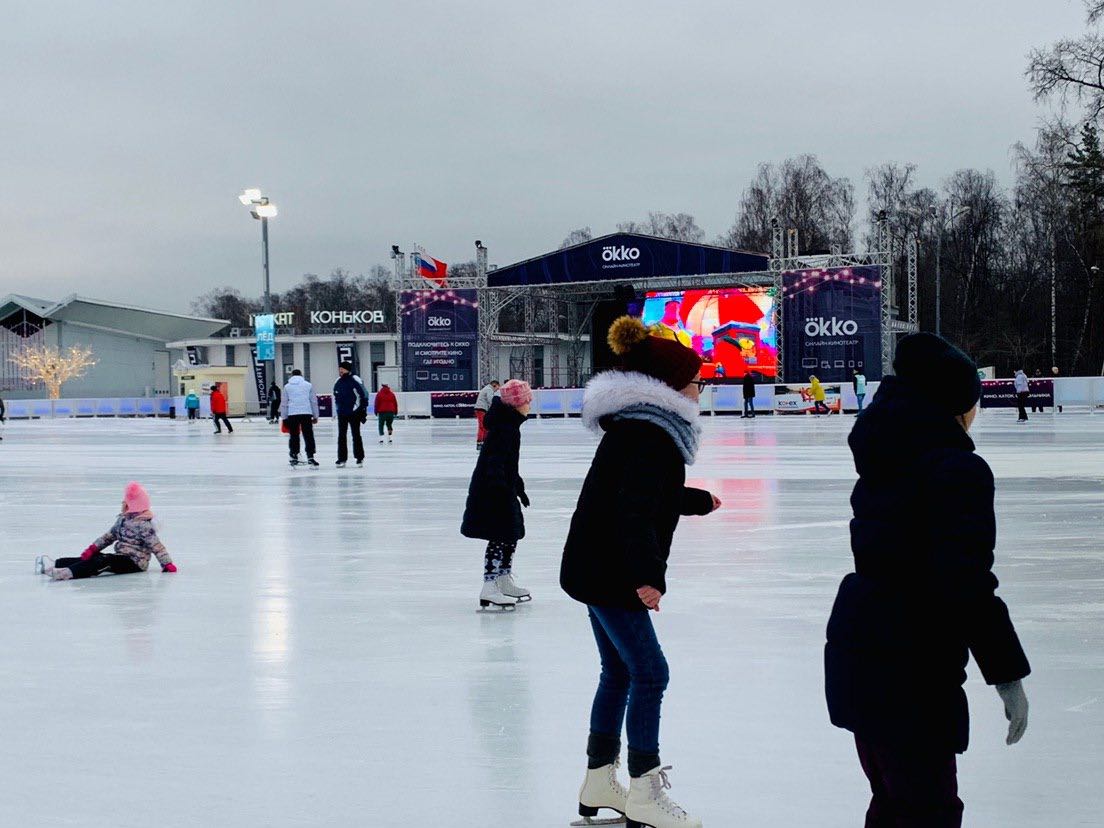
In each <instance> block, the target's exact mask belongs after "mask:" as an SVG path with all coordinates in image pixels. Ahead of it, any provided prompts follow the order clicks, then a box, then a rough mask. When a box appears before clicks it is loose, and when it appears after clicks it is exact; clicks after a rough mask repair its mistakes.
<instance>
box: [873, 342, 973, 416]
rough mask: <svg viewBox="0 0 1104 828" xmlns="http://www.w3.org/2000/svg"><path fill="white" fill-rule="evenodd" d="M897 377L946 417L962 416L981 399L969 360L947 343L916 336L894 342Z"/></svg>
mask: <svg viewBox="0 0 1104 828" xmlns="http://www.w3.org/2000/svg"><path fill="white" fill-rule="evenodd" d="M893 370H894V372H895V373H896V374H897V377H898V378H899V379H900V380H901V381H902V382H905V383H907V384H909V385H911V386H913V387H914V388H916V389H917V390H920V391H923V392H924V394H925V395H927V397H928V398H929V399H930V400H931V401H932V403H933V404H935V405H936V406H937V407H939V408H940V409H942V410H943V411H946V412H947V413H949V414H953V415H955V416H958V415H960V414H965V413H966V412H967V411H969V410H970V409H971V408H973V407H974V406H975V405H977V402H978V400H980V399H981V378H980V377H979V376H978V371H977V365H976V364H975V363H974V361H973V360H972V359H970V357H968V356H966V354H964V353H963V352H962V351H960V350H959V349H958V348H956V347H955V346H954V345H952V344H951V343H950V342H948V341H947V340H945V339H943V338H942V337H940V336H936V335H935V334H930V333H915V334H910V335H909V336H906V337H905V338H904V339H902V340H901V341H900V342H898V343H897V355H896V356H895V357H894V358H893Z"/></svg>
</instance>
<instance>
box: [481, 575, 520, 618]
mask: <svg viewBox="0 0 1104 828" xmlns="http://www.w3.org/2000/svg"><path fill="white" fill-rule="evenodd" d="M516 604H517V601H515V600H514V599H513V598H511V597H509V596H508V595H503V594H502V590H501V589H499V587H498V581H484V582H483V591H482V592H480V593H479V609H480V611H481V612H483V611H488V612H499V611H503V610H505V611H511V610H513V609H514V606H515V605H516Z"/></svg>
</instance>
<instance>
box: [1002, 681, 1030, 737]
mask: <svg viewBox="0 0 1104 828" xmlns="http://www.w3.org/2000/svg"><path fill="white" fill-rule="evenodd" d="M997 693H999V694H1000V697H1001V701H1003V702H1004V717H1005V718H1006V719H1008V737H1007V738H1006V739H1005V740H1004V743H1005V744H1006V745H1014V744H1016V742H1018V741H1020V739H1022V738H1023V735H1024V731H1025V730H1027V694H1026V693H1024V689H1023V683H1022V682H1020V681H1010V682H1008V683H1007V684H998V685H997Z"/></svg>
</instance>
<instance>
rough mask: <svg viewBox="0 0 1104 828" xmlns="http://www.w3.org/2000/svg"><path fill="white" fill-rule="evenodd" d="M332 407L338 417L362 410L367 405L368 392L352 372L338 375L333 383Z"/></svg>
mask: <svg viewBox="0 0 1104 828" xmlns="http://www.w3.org/2000/svg"><path fill="white" fill-rule="evenodd" d="M333 395H334V409H335V410H336V411H337V414H338V416H340V417H351V416H353V415H354V414H356V413H358V412H360V411H364V410H366V408H367V405H368V392H367V391H365V390H364V386H363V385H361V384H360V383H359V382H357V381H356V380H355V379H354V378H353V375H352V374H346V375H345V376H343V377H338V378H337V382H335V383H334V388H333Z"/></svg>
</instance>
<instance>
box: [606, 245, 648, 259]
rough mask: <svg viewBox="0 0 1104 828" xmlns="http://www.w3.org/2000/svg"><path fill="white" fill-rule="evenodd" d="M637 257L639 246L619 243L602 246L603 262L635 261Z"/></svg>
mask: <svg viewBox="0 0 1104 828" xmlns="http://www.w3.org/2000/svg"><path fill="white" fill-rule="evenodd" d="M639 258H640V248H639V247H626V246H625V245H623V244H621V245H610V246H608V247H603V248H602V261H603V262H635V261H636V260H637V259H639Z"/></svg>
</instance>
